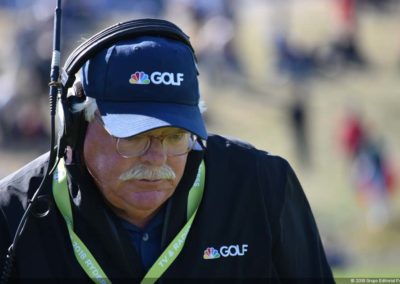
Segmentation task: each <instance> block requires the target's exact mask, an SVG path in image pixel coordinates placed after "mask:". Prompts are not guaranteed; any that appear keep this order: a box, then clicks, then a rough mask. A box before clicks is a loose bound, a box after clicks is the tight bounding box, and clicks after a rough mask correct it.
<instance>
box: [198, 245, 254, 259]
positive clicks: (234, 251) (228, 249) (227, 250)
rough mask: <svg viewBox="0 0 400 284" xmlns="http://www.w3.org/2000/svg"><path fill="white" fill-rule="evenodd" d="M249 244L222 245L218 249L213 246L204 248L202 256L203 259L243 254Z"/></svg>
mask: <svg viewBox="0 0 400 284" xmlns="http://www.w3.org/2000/svg"><path fill="white" fill-rule="evenodd" d="M248 247H249V245H247V244H243V245H241V246H240V245H231V246H222V247H220V248H219V249H215V248H213V247H209V248H206V249H205V250H204V254H203V258H204V259H216V258H220V257H221V256H222V257H229V256H243V255H245V254H246V252H247V248H248Z"/></svg>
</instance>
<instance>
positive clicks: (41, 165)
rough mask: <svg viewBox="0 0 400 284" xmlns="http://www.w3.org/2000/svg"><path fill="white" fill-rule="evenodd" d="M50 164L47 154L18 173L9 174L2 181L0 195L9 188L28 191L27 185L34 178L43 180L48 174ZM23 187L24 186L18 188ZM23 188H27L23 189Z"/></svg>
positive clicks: (0, 182) (0, 181)
mask: <svg viewBox="0 0 400 284" xmlns="http://www.w3.org/2000/svg"><path fill="white" fill-rule="evenodd" d="M48 162H49V153H45V154H43V155H41V156H39V157H38V158H36V159H35V160H33V161H31V162H29V163H28V164H26V165H25V166H23V167H22V168H20V169H18V170H17V171H15V172H13V173H11V174H9V175H8V176H6V177H4V178H3V179H1V180H0V194H2V192H4V191H6V190H7V189H8V188H9V187H13V188H16V189H18V188H19V189H20V190H24V191H27V190H28V188H27V185H28V184H29V182H30V180H31V179H32V178H34V177H37V178H42V177H43V175H44V174H45V172H46V169H47V165H48ZM18 185H22V186H18ZM21 187H25V189H22V188H21Z"/></svg>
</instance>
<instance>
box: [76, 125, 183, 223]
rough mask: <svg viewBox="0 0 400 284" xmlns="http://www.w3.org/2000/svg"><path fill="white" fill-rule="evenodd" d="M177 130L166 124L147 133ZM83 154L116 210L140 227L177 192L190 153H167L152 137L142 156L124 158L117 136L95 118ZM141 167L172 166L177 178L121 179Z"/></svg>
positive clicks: (160, 134)
mask: <svg viewBox="0 0 400 284" xmlns="http://www.w3.org/2000/svg"><path fill="white" fill-rule="evenodd" d="M176 131H177V129H175V128H169V127H166V128H160V129H156V130H153V131H149V132H148V133H146V134H148V135H150V136H152V137H158V136H164V135H166V134H170V133H174V132H176ZM83 153H84V159H85V163H86V166H87V169H88V170H89V172H90V174H91V175H92V176H93V178H94V180H95V182H96V184H97V186H98V188H99V189H100V191H101V193H102V194H103V196H104V197H105V199H106V200H107V201H108V203H109V204H110V205H111V207H112V209H113V210H114V212H115V213H116V214H117V215H119V216H120V217H122V218H125V219H127V220H128V221H131V222H133V223H134V224H135V225H137V226H144V225H145V224H146V223H147V221H148V220H149V219H150V218H151V217H152V216H154V214H155V213H156V212H157V209H159V208H160V207H161V205H162V204H163V203H164V202H165V201H166V200H167V199H168V198H169V197H170V196H171V195H172V194H173V193H174V191H175V189H176V186H177V185H178V183H179V181H180V180H181V178H182V175H183V171H184V169H185V165H186V160H187V154H184V155H181V156H168V155H167V154H166V153H164V150H163V147H162V144H161V141H160V140H158V139H152V140H151V145H150V148H149V149H148V150H147V151H146V152H145V153H144V154H142V155H141V156H138V157H133V158H124V157H122V156H121V155H120V154H119V153H118V152H117V149H116V139H115V138H113V137H112V136H110V135H109V134H108V132H107V131H106V130H105V129H104V128H103V126H102V125H101V124H100V122H98V121H96V119H95V120H93V121H92V122H90V123H89V124H88V128H87V132H86V137H85V143H84V152H83ZM138 166H143V167H145V168H151V169H158V168H159V167H163V166H169V167H170V168H171V169H172V170H173V172H174V173H175V178H173V179H162V178H161V179H160V178H157V177H156V178H155V179H153V180H151V179H148V178H143V179H141V178H139V179H129V177H128V180H127V179H126V178H121V176H122V177H124V176H125V177H126V173H127V172H129V170H130V169H132V168H134V167H138ZM128 176H129V175H128Z"/></svg>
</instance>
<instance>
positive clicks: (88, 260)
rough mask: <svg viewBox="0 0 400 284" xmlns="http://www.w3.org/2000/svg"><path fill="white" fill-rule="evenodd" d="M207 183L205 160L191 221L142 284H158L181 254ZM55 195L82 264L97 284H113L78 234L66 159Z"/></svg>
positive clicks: (192, 197)
mask: <svg viewBox="0 0 400 284" xmlns="http://www.w3.org/2000/svg"><path fill="white" fill-rule="evenodd" d="M204 180H205V165H204V161H202V162H201V164H200V167H199V170H198V172H197V177H196V180H195V182H194V184H193V186H192V188H191V189H190V191H189V197H188V206H187V216H188V221H187V222H186V224H185V225H184V226H183V228H182V229H181V230H180V232H179V233H178V234H177V235H176V236H175V238H174V239H173V240H172V242H171V243H170V244H169V245H168V246H167V248H166V249H165V250H164V251H163V252H162V253H161V255H160V256H159V258H158V259H157V260H156V262H155V263H154V264H153V266H152V267H151V268H150V269H149V271H148V272H147V273H146V275H145V276H144V278H143V280H142V281H141V283H145V284H151V283H154V282H155V281H157V280H158V279H159V278H160V277H161V275H162V274H163V273H164V272H165V271H166V270H167V268H168V267H169V266H170V265H171V264H172V263H173V262H174V260H175V259H176V257H177V256H178V255H179V253H180V252H181V250H182V248H183V246H184V244H185V240H186V237H187V235H188V233H189V230H190V227H191V226H192V223H193V220H194V218H195V216H196V212H197V208H198V207H199V205H200V201H201V198H202V197H203V192H204ZM53 195H54V199H55V201H56V205H57V207H58V209H59V210H60V212H61V214H62V215H63V217H64V220H65V223H66V225H67V228H68V233H69V236H70V239H71V243H72V247H73V249H74V253H75V257H76V259H77V260H78V263H79V264H80V265H81V267H82V268H83V270H84V271H85V272H86V274H87V275H88V276H89V277H90V278H91V279H92V280H93V282H95V283H100V284H102V283H111V281H110V279H109V278H108V277H107V275H106V274H105V273H104V271H103V269H102V268H101V267H100V265H99V264H98V262H97V261H96V259H95V258H94V257H93V255H92V254H91V253H90V251H89V249H88V248H87V247H86V246H85V244H84V243H83V242H82V241H81V239H80V238H79V237H78V236H77V235H76V234H75V232H74V228H73V227H74V221H73V217H72V209H71V202H70V197H69V193H68V186H67V172H66V169H65V164H64V159H60V161H59V163H58V166H57V170H56V171H55V172H54V175H53Z"/></svg>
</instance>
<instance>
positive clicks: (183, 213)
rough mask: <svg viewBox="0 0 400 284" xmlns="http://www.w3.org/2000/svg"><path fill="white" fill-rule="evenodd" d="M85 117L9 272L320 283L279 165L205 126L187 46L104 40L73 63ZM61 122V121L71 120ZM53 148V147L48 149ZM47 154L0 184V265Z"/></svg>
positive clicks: (307, 223) (97, 278)
mask: <svg viewBox="0 0 400 284" xmlns="http://www.w3.org/2000/svg"><path fill="white" fill-rule="evenodd" d="M75 88H77V91H76V92H75V95H77V96H78V97H79V94H82V97H81V98H85V99H84V100H82V102H80V103H77V104H73V105H72V107H73V109H74V112H75V113H81V114H82V116H84V117H85V118H84V120H85V123H84V127H83V128H82V129H83V131H82V134H81V135H78V141H76V143H69V145H68V147H66V151H65V156H64V157H63V158H62V159H60V161H59V162H58V165H57V167H56V169H55V170H54V172H53V174H52V179H48V180H46V181H45V182H44V185H43V188H44V190H43V191H41V195H40V196H38V197H37V198H36V203H37V204H36V205H35V208H34V210H33V211H32V214H30V216H29V217H28V219H27V220H26V223H25V225H24V228H23V230H22V231H21V233H20V234H18V236H17V239H18V246H17V247H16V248H14V249H15V250H14V257H13V260H14V261H13V263H14V265H13V267H12V269H11V268H10V269H4V270H5V271H6V272H5V273H6V274H7V273H8V272H10V275H11V279H22V280H29V279H38V278H39V279H51V280H54V281H57V280H63V279H67V280H69V281H74V280H79V281H83V282H85V281H86V282H91V281H94V282H96V283H110V282H111V281H118V280H136V281H141V280H142V279H144V280H145V282H146V283H152V282H154V281H157V280H160V282H163V283H164V282H169V280H171V282H175V281H177V280H182V281H183V282H185V281H189V282H190V281H193V280H195V279H202V281H207V280H213V281H221V280H230V281H239V282H241V281H244V282H247V281H255V280H262V281H263V282H265V281H267V280H271V281H272V282H275V281H276V280H279V281H281V282H285V281H286V280H287V281H290V280H299V281H300V280H302V281H304V282H309V281H311V280H315V281H317V282H319V283H324V282H328V283H330V282H332V275H331V271H330V268H329V266H328V264H327V261H326V258H325V254H324V250H323V247H322V244H321V240H320V237H319V233H318V230H317V227H316V224H315V221H314V218H313V215H312V213H311V210H310V207H309V204H308V202H307V200H306V197H305V195H304V193H303V191H302V188H301V186H300V184H299V182H298V180H297V178H296V176H295V174H294V172H293V170H292V169H291V167H290V166H289V164H288V163H287V162H286V161H285V160H284V159H282V158H280V157H277V156H272V155H269V154H267V153H265V152H263V151H260V150H257V149H255V148H253V147H252V146H250V145H248V144H244V143H240V142H236V141H233V140H229V139H227V138H224V137H221V136H217V135H208V134H207V132H206V129H205V126H204V122H203V119H202V117H201V108H200V107H199V101H200V99H199V88H198V81H197V69H196V63H195V57H194V54H193V53H192V51H191V48H190V47H189V46H188V45H187V44H185V43H183V42H181V41H179V40H176V39H172V38H170V37H167V36H162V35H161V36H160V35H158V36H154V35H141V36H132V38H129V39H124V40H120V41H117V42H113V43H112V44H110V45H108V46H106V47H104V48H103V49H102V50H101V51H100V52H98V53H96V54H95V55H93V57H91V58H90V59H89V60H88V61H87V62H86V63H85V64H84V66H83V67H82V68H81V72H80V82H77V83H76V84H75ZM72 128H73V127H72ZM60 147H61V146H60ZM47 164H48V154H46V155H43V156H41V157H39V158H38V159H36V160H35V161H33V162H31V163H30V164H28V165H27V166H25V167H24V168H22V169H21V170H19V171H17V172H16V173H14V174H11V175H10V176H8V177H6V178H4V179H3V180H2V181H1V182H0V209H1V211H0V213H1V214H0V228H1V231H0V232H1V234H0V255H1V262H2V263H3V265H2V266H4V267H5V268H8V267H9V263H10V261H6V260H5V259H6V257H5V255H6V254H7V249H8V247H9V246H10V244H11V243H12V240H13V238H14V234H15V232H16V230H17V226H18V224H19V222H20V219H21V216H22V214H23V212H24V209H25V208H26V206H27V204H28V203H29V200H30V198H31V197H32V195H33V193H34V192H35V190H36V189H37V188H38V187H39V183H40V182H41V180H42V179H43V175H44V172H45V168H46V167H47Z"/></svg>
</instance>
